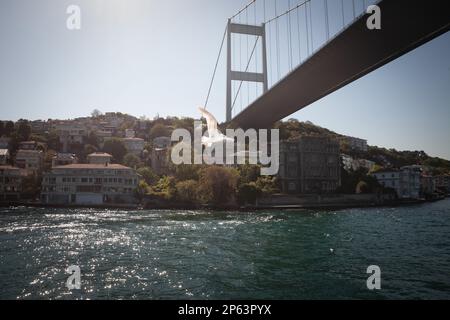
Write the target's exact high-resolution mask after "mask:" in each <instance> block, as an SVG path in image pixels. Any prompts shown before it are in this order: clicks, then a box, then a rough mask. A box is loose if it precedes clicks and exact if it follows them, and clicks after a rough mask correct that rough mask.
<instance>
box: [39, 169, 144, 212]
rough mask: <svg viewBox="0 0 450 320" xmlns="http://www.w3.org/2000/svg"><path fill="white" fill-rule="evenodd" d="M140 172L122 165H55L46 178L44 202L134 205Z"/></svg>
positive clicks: (57, 203) (43, 189)
mask: <svg viewBox="0 0 450 320" xmlns="http://www.w3.org/2000/svg"><path fill="white" fill-rule="evenodd" d="M138 183H139V176H138V174H137V173H136V172H135V171H134V170H133V169H131V168H128V167H125V166H122V165H119V164H107V165H105V164H71V165H66V166H60V167H55V168H52V170H51V171H50V172H48V173H46V174H45V175H44V177H43V181H42V194H41V201H42V202H43V203H45V204H54V205H108V204H114V205H120V204H122V205H132V204H135V203H137V200H136V198H135V190H136V188H137V186H138Z"/></svg>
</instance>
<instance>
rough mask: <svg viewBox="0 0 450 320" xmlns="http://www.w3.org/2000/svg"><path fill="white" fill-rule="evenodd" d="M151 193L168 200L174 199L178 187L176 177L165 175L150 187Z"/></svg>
mask: <svg viewBox="0 0 450 320" xmlns="http://www.w3.org/2000/svg"><path fill="white" fill-rule="evenodd" d="M150 189H151V194H153V195H156V196H160V197H162V198H164V199H166V200H172V199H173V198H174V197H175V195H176V191H177V189H176V188H175V179H174V178H173V177H167V176H164V177H162V178H161V179H159V181H158V182H157V183H156V185H154V186H152V187H150Z"/></svg>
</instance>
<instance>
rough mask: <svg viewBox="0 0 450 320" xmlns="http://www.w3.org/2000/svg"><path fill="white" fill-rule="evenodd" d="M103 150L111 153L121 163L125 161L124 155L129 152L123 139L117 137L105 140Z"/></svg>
mask: <svg viewBox="0 0 450 320" xmlns="http://www.w3.org/2000/svg"><path fill="white" fill-rule="evenodd" d="M103 151H104V152H106V153H109V154H111V155H112V156H113V157H114V160H116V161H117V162H120V163H121V162H122V161H123V157H124V156H125V155H126V154H127V149H126V148H125V145H124V144H123V141H122V140H120V139H117V138H113V139H109V140H107V141H105V144H104V146H103Z"/></svg>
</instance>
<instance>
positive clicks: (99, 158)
mask: <svg viewBox="0 0 450 320" xmlns="http://www.w3.org/2000/svg"><path fill="white" fill-rule="evenodd" d="M112 158H113V156H112V155H110V154H109V153H105V152H94V153H91V154H90V155H88V156H87V161H88V163H90V164H101V165H107V164H110V163H111V160H112Z"/></svg>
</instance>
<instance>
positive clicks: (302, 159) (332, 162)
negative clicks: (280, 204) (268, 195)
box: [279, 136, 341, 194]
mask: <svg viewBox="0 0 450 320" xmlns="http://www.w3.org/2000/svg"><path fill="white" fill-rule="evenodd" d="M279 178H280V181H281V186H282V191H283V192H285V193H293V194H295V193H305V194H306V193H329V192H333V191H335V190H336V189H337V188H338V187H339V186H340V184H341V172H340V154H339V143H338V142H337V141H336V140H333V139H330V138H326V137H316V136H303V137H300V138H299V139H298V140H297V141H286V142H282V143H281V144H280V170H279Z"/></svg>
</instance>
